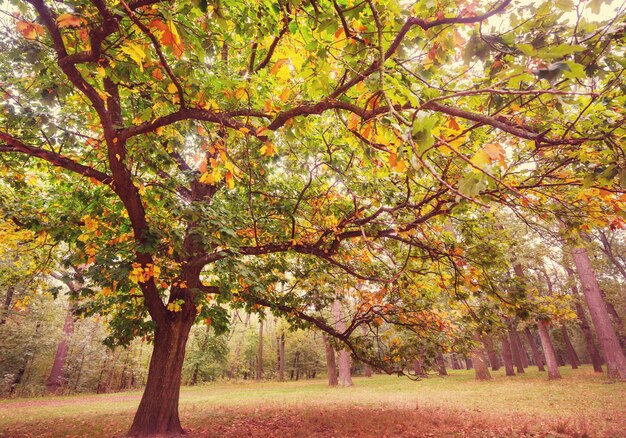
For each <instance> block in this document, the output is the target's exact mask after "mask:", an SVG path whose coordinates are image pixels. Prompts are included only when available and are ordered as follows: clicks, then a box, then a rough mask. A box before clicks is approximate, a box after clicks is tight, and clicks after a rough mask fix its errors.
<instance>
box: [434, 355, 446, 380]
mask: <svg viewBox="0 0 626 438" xmlns="http://www.w3.org/2000/svg"><path fill="white" fill-rule="evenodd" d="M436 360H437V369H438V370H439V375H440V376H447V375H448V371H447V370H446V361H445V360H444V358H443V353H442V352H441V350H439V351H438V352H437V359H436Z"/></svg>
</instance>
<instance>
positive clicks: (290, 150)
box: [0, 0, 624, 435]
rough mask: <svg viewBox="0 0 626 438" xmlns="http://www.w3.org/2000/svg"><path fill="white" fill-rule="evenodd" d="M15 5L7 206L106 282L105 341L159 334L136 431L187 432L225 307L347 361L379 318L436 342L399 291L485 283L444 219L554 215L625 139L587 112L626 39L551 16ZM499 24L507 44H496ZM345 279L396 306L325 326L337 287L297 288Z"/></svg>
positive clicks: (6, 127)
mask: <svg viewBox="0 0 626 438" xmlns="http://www.w3.org/2000/svg"><path fill="white" fill-rule="evenodd" d="M12 3H14V7H15V12H16V13H15V16H14V17H13V18H10V19H6V20H8V21H7V22H6V23H5V24H6V28H7V34H6V35H7V38H3V39H2V42H1V43H0V44H1V45H2V46H1V47H0V49H1V50H0V84H1V85H0V86H1V87H2V93H3V94H4V99H3V101H2V104H1V105H2V107H1V111H0V126H1V127H2V128H1V129H0V153H1V156H2V157H3V161H2V169H3V172H2V180H3V184H6V186H7V187H10V190H11V191H12V195H13V196H11V197H10V199H15V200H16V204H17V205H10V206H9V205H8V204H7V203H5V202H4V201H3V203H2V208H3V210H4V211H6V212H8V211H11V212H12V214H13V215H15V214H17V215H18V216H19V218H18V219H19V220H20V222H21V223H23V224H24V225H25V226H26V227H28V228H30V229H32V230H35V231H47V232H50V233H52V234H53V235H54V236H55V238H58V239H60V240H64V241H66V242H67V244H68V245H72V247H73V248H75V249H76V251H74V252H73V259H74V260H73V261H74V262H79V263H87V264H88V265H89V267H88V268H87V270H86V273H85V276H86V277H88V278H89V279H90V281H92V282H93V284H94V285H97V286H98V287H93V288H91V290H90V291H85V296H84V297H83V300H84V302H83V303H81V308H82V310H83V311H84V313H85V314H93V313H101V314H105V315H108V317H109V318H110V323H111V328H112V330H111V337H110V339H109V340H110V341H111V342H117V343H120V344H127V343H128V342H130V340H131V339H132V338H133V337H135V336H147V337H149V338H150V339H151V340H152V341H153V344H154V349H153V353H152V360H151V362H150V367H149V371H148V379H147V384H146V388H145V391H144V395H143V398H142V400H141V403H140V405H139V408H138V410H137V413H136V416H135V419H134V422H133V425H132V427H131V430H130V433H131V435H154V434H174V433H180V432H182V431H183V429H182V426H181V424H180V420H179V415H178V396H179V386H180V382H181V372H182V368H183V362H184V356H185V347H186V343H187V339H188V337H189V333H190V330H191V328H192V326H193V325H194V323H195V322H196V321H198V322H200V321H204V322H205V323H207V324H210V325H211V326H212V327H213V328H214V329H215V330H216V332H220V331H223V330H224V329H225V328H226V325H227V322H228V318H227V308H226V306H227V305H230V306H233V307H239V308H242V307H245V308H246V309H247V310H248V311H250V312H256V313H259V312H261V308H262V307H267V308H269V309H270V310H271V311H273V312H274V313H276V314H283V315H285V317H286V318H288V319H289V320H290V321H293V322H294V324H301V325H314V326H316V327H317V328H319V329H321V330H323V331H325V332H327V333H329V334H331V335H332V336H334V337H336V338H338V339H339V340H340V341H342V342H344V343H345V344H346V345H348V348H350V349H351V350H352V352H353V354H354V355H355V356H358V355H360V354H362V353H363V350H361V349H359V345H356V344H355V343H354V340H353V339H351V335H352V333H353V332H354V330H355V329H356V328H357V327H360V326H361V325H362V324H364V323H366V324H372V325H379V322H378V320H379V319H381V318H382V319H385V322H386V323H388V324H397V325H402V326H404V327H409V328H410V327H412V326H416V327H419V328H420V330H426V329H432V330H436V329H437V325H438V324H441V323H442V321H445V318H444V317H443V316H442V315H437V314H434V315H433V316H431V317H430V318H425V317H424V318H422V316H425V315H426V314H427V313H424V314H423V315H422V314H421V313H419V312H422V311H423V309H418V311H416V310H415V309H411V308H409V306H407V305H404V304H402V303H404V302H405V301H406V300H405V298H410V296H411V294H415V295H418V293H417V292H416V291H415V289H414V288H413V289H410V291H409V290H407V291H399V290H398V289H397V287H396V286H395V285H396V284H397V283H398V281H399V280H404V283H402V284H409V283H412V282H413V283H415V282H416V279H418V278H420V275H419V274H420V273H424V274H425V275H426V273H428V272H438V273H440V275H439V276H440V279H441V282H442V283H443V285H442V286H441V287H439V286H437V287H436V288H435V287H433V288H431V289H430V290H429V291H428V292H429V293H431V294H434V293H435V292H440V293H441V292H442V291H444V290H446V289H447V288H448V287H450V288H454V290H461V289H463V293H466V290H465V289H469V290H471V288H472V287H473V281H474V279H473V277H475V276H478V275H479V273H478V272H470V271H469V270H466V269H465V268H464V265H463V263H464V260H463V257H462V251H459V250H458V248H455V247H454V246H450V245H448V243H450V242H447V241H446V239H442V238H441V237H440V236H439V235H440V234H441V230H442V229H443V224H444V218H445V217H447V216H453V215H466V214H469V215H472V214H474V215H481V214H483V212H484V209H485V207H486V206H487V205H488V204H490V203H500V204H505V205H508V206H510V207H511V208H514V209H518V208H526V207H529V208H534V209H536V210H539V211H540V212H541V210H542V206H541V201H542V199H541V198H542V197H556V198H558V195H555V194H554V188H555V187H559V186H562V185H566V186H575V187H578V186H577V184H582V183H581V181H582V180H584V178H585V177H586V176H587V175H581V174H580V173H581V172H577V170H578V168H577V167H576V166H577V165H579V164H580V166H581V167H585V166H587V165H589V162H590V158H589V156H590V154H589V151H587V149H589V150H591V151H593V150H594V148H601V147H604V145H607V144H608V145H609V147H608V153H607V154H605V155H606V156H608V157H609V159H610V158H611V156H612V155H611V154H612V153H613V152H612V151H613V148H614V146H615V144H616V142H615V140H614V138H617V137H618V136H619V135H622V132H623V129H624V128H623V126H621V125H620V123H619V120H620V115H619V111H620V107H619V106H618V107H617V108H614V107H608V106H605V105H594V102H596V101H597V100H598V99H602V100H603V101H611V100H612V99H613V97H614V95H615V93H618V92H619V87H620V85H621V83H620V80H621V79H620V76H619V75H620V74H621V73H620V72H621V67H619V65H620V64H619V61H620V59H619V53H621V51H620V50H621V49H620V47H619V46H620V44H622V42H621V40H620V39H619V38H616V35H617V32H618V31H619V28H617V26H616V25H615V23H614V22H613V21H611V22H608V23H603V24H597V23H595V24H594V23H588V24H585V25H584V26H582V25H581V26H578V25H576V26H572V25H568V23H565V22H559V20H558V19H557V18H556V15H554V16H553V15H550V12H551V8H552V4H551V3H550V2H546V3H543V4H540V5H536V6H535V5H532V6H529V7H527V8H518V9H516V10H512V8H510V7H509V6H510V4H511V3H512V1H511V0H502V1H500V2H497V3H494V4H493V5H486V6H481V5H478V4H477V3H475V2H468V3H463V4H459V2H452V1H441V2H419V3H417V4H415V5H414V6H412V7H410V8H409V7H405V6H403V5H402V4H401V3H400V2H396V1H391V0H390V1H387V0H384V1H380V2H374V1H371V0H368V1H366V2H363V3H359V4H358V5H354V6H348V5H347V4H344V3H343V2H330V1H312V2H304V3H298V2H293V3H292V2H287V1H286V0H285V1H279V2H276V3H272V4H268V3H258V2H239V1H238V2H225V1H223V2H211V4H210V5H207V2H193V1H185V0H180V1H176V2H164V1H159V0H133V1H120V2H119V3H115V4H109V3H107V2H105V1H102V0H93V1H86V0H75V1H69V2H54V3H48V2H45V1H44V0H28V1H27V2H25V3H23V2H12ZM565 3H566V2H565ZM559 7H563V5H562V4H560V5H559ZM505 11H508V12H507V16H506V19H505V21H504V23H506V24H504V27H510V30H507V31H506V32H504V33H502V34H501V35H500V34H498V31H497V30H496V29H495V27H494V29H493V33H494V35H491V36H492V38H488V39H486V40H485V38H481V32H483V29H486V28H488V27H489V28H491V26H490V24H489V19H490V18H492V17H494V16H495V15H497V14H501V13H504V12H505ZM547 18H550V19H547ZM519 23H522V24H519ZM468 26H469V27H468ZM616 28H617V30H616ZM555 29H559V32H556V31H555ZM489 32H491V30H490V31H489ZM588 34H590V36H588ZM564 39H568V41H569V40H571V41H573V42H575V43H576V44H573V45H571V44H564V43H563V41H564ZM489 41H492V42H489ZM493 41H496V42H497V43H495V44H494V43H493ZM459 47H462V48H463V51H462V52H461V51H459V50H457V49H458V48H459ZM615 47H616V49H615V50H613V49H614V48H615ZM465 63H466V64H465ZM470 65H471V68H470ZM531 69H532V70H534V72H533V73H530V72H529V70H531ZM599 70H601V73H602V74H601V75H600V74H599V73H598V72H599ZM588 77H589V78H591V77H593V78H594V80H593V81H588V82H586V79H587V78H588ZM596 79H597V80H598V81H600V82H596ZM598 84H601V85H598ZM574 85H575V86H576V88H575V89H574ZM597 106H601V107H602V108H601V109H596V107H597ZM509 155H510V156H509ZM605 155H602V157H600V158H597V159H598V160H604V159H605V158H606V157H605ZM591 156H592V158H594V159H595V158H596V157H595V156H594V154H591ZM33 158H36V159H33ZM614 162H617V159H615V160H614ZM25 172H26V175H25ZM31 172H37V174H38V175H44V178H43V183H42V184H41V185H40V186H39V187H36V188H33V187H32V186H29V185H28V178H27V177H28V175H29V174H30V173H31ZM559 172H561V173H559ZM592 173H593V172H592ZM617 173H619V170H618V171H617ZM603 178H604V177H603ZM605 179H606V178H605ZM609 179H610V180H611V181H614V182H615V181H617V177H616V174H611V177H610V178H609ZM34 192H36V193H37V194H38V196H32V194H33V193H34ZM620 202H621V201H620ZM13 207H17V208H13ZM331 269H334V270H337V271H341V272H343V273H345V274H346V275H348V276H349V277H350V278H352V279H353V281H354V282H356V280H357V279H358V281H360V282H361V283H362V284H361V285H360V286H361V289H362V290H364V291H368V292H371V294H372V295H374V292H373V291H382V292H381V293H379V294H378V295H379V297H378V298H377V301H376V302H370V303H371V305H367V306H366V305H363V306H362V307H358V308H357V310H356V311H355V312H353V313H352V314H351V315H352V320H351V321H348V323H346V325H345V327H346V329H345V330H343V331H342V330H338V329H335V328H334V327H333V324H332V322H330V321H328V319H327V318H326V317H325V316H324V315H323V314H322V313H320V312H318V311H317V310H315V309H317V308H319V307H328V306H329V305H330V303H331V302H332V299H333V297H332V296H331V295H332V294H331V291H332V290H333V287H329V288H328V290H327V291H325V292H324V294H322V296H321V297H320V301H321V302H319V303H315V302H313V301H314V300H313V297H314V293H311V292H310V291H306V290H303V289H302V288H298V287H295V286H296V285H295V284H296V283H298V282H299V281H301V279H302V278H308V277H310V276H312V275H313V274H315V275H318V274H319V273H320V272H325V271H329V270H331ZM334 274H335V275H334V276H333V277H334V278H329V282H330V283H331V284H333V285H334V286H336V285H337V283H339V280H337V278H338V275H337V274H336V272H335V273H334ZM329 277H331V276H329ZM285 283H289V284H290V285H292V286H294V287H291V288H288V289H287V290H283V289H282V288H278V287H277V285H278V284H285ZM459 286H461V287H459ZM401 294H404V295H401ZM400 296H402V299H400V298H399V297H400ZM463 299H464V298H463V297H462V296H460V297H458V300H459V301H462V300H463ZM425 321H426V322H425ZM364 359H365V358H364ZM379 366H381V367H382V366H384V364H379ZM389 369H391V368H389Z"/></svg>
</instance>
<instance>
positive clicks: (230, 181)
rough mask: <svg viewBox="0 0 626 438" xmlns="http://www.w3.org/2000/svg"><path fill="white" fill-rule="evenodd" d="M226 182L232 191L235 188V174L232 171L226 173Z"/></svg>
mask: <svg viewBox="0 0 626 438" xmlns="http://www.w3.org/2000/svg"><path fill="white" fill-rule="evenodd" d="M225 180H226V186H227V187H228V188H229V189H230V190H232V189H234V188H235V178H233V173H232V172H231V171H230V170H229V171H228V172H226V176H225Z"/></svg>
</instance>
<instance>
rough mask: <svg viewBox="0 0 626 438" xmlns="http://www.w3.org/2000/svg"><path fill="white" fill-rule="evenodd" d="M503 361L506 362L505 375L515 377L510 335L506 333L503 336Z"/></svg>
mask: <svg viewBox="0 0 626 438" xmlns="http://www.w3.org/2000/svg"><path fill="white" fill-rule="evenodd" d="M502 359H503V361H504V371H505V374H506V375H507V376H514V375H515V369H514V368H513V353H512V352H511V343H510V342H509V335H508V334H506V333H505V334H504V335H503V336H502Z"/></svg>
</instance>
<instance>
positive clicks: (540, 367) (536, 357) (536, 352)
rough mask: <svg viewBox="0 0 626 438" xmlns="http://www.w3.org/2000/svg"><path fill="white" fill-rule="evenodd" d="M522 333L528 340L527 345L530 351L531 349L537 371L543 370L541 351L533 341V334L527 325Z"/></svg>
mask: <svg viewBox="0 0 626 438" xmlns="http://www.w3.org/2000/svg"><path fill="white" fill-rule="evenodd" d="M524 334H525V335H526V339H527V340H528V345H530V351H532V353H533V359H534V360H535V365H537V369H538V370H539V371H545V370H546V369H545V368H544V366H543V358H542V357H541V351H539V348H538V347H537V344H536V343H535V338H534V337H533V334H532V332H531V331H530V329H529V328H528V327H526V328H525V329H524Z"/></svg>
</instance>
